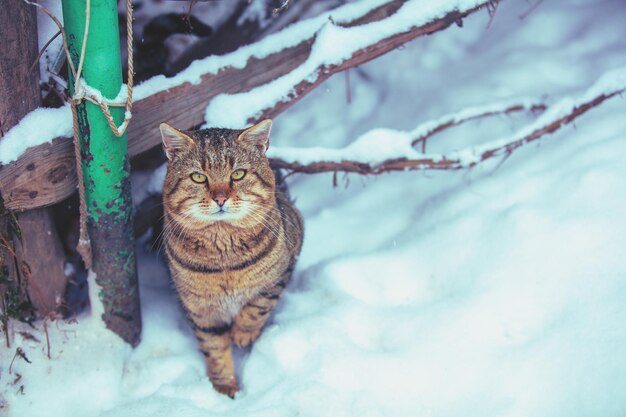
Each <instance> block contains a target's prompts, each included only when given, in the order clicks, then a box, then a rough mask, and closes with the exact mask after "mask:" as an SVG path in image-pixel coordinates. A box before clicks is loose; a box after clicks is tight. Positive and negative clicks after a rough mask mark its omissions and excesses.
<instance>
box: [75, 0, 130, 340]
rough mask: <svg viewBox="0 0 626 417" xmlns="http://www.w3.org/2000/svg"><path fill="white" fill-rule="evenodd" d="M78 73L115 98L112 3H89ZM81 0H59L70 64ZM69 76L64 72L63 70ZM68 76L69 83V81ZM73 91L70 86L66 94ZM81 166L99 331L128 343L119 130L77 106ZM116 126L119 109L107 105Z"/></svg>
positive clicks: (124, 158)
mask: <svg viewBox="0 0 626 417" xmlns="http://www.w3.org/2000/svg"><path fill="white" fill-rule="evenodd" d="M90 7H91V12H90V24H89V31H88V38H87V48H86V51H85V59H84V64H83V72H82V74H83V77H84V79H85V81H86V83H87V84H88V85H90V86H91V87H94V88H96V89H98V90H100V92H102V94H103V96H104V97H107V98H109V99H112V98H115V97H116V96H117V94H118V93H119V91H120V87H121V84H122V67H121V62H120V42H119V28H118V16H117V1H116V0H91V3H90ZM85 11H86V0H63V20H64V25H65V31H66V35H67V38H68V43H69V45H68V46H69V51H70V55H71V56H72V61H73V62H74V67H75V68H78V62H79V58H80V53H81V47H82V41H83V34H84V31H85ZM70 73H71V71H70ZM72 78H73V77H72V76H71V74H70V85H73V84H74V80H73V79H72ZM72 93H73V91H72ZM77 113H78V128H79V136H80V146H81V158H82V166H83V176H84V186H85V203H86V208H87V230H88V232H89V237H90V240H91V247H92V254H93V264H92V268H91V269H92V270H93V272H95V273H96V274H97V276H96V283H97V284H98V286H99V288H100V291H99V298H100V300H101V301H102V304H103V306H104V312H103V314H102V320H104V322H105V324H106V326H107V328H109V329H110V330H112V331H113V332H115V333H117V334H118V335H119V336H120V337H121V338H122V339H124V340H125V341H126V342H128V343H130V344H131V345H132V346H136V345H137V344H138V343H139V339H140V336H141V314H140V310H139V289H138V285H137V267H136V264H135V247H134V237H133V217H132V215H133V213H132V208H133V207H132V201H131V193H130V178H129V175H130V165H129V161H128V152H127V151H128V141H127V138H126V135H124V136H122V137H116V136H115V135H114V134H113V132H112V131H111V129H110V127H109V125H108V123H107V121H106V118H105V116H104V114H103V113H102V110H101V109H100V107H98V106H96V105H95V104H93V103H90V102H85V101H83V102H81V103H80V104H79V105H78V106H77ZM111 113H112V115H113V118H114V119H115V121H116V123H117V124H118V126H119V124H120V123H121V122H122V120H123V117H124V109H123V108H111Z"/></svg>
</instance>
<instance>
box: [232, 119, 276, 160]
mask: <svg viewBox="0 0 626 417" xmlns="http://www.w3.org/2000/svg"><path fill="white" fill-rule="evenodd" d="M271 130H272V119H265V120H263V121H260V122H259V123H257V124H255V125H254V126H252V127H249V128H247V129H246V130H244V131H243V132H242V133H241V134H240V135H239V137H238V138H237V141H238V142H240V143H248V144H250V145H254V146H256V147H258V148H259V149H260V150H261V152H263V153H265V152H266V151H267V148H269V147H270V131H271Z"/></svg>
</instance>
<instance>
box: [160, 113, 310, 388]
mask: <svg viewBox="0 0 626 417" xmlns="http://www.w3.org/2000/svg"><path fill="white" fill-rule="evenodd" d="M271 127H272V121H271V120H269V119H267V120H263V121H261V122H259V123H257V124H256V125H254V126H252V127H250V128H248V129H245V130H233V129H217V128H212V129H204V130H197V131H180V130H177V129H175V128H173V127H171V126H169V125H168V124H165V123H162V124H161V126H160V129H161V136H162V139H163V147H164V149H165V153H166V156H167V158H168V159H169V161H168V166H167V174H166V177H165V183H164V186H163V205H164V214H165V229H164V230H165V231H164V247H165V252H166V255H167V260H168V265H169V269H170V272H171V275H172V281H173V283H174V286H175V287H176V290H177V291H178V295H179V298H180V300H181V304H182V306H183V308H184V310H185V311H186V313H187V316H188V318H189V319H190V321H191V324H192V326H193V329H194V332H195V335H196V338H197V339H198V342H199V345H200V350H201V352H202V353H203V355H204V356H205V359H206V367H207V374H208V377H209V379H210V381H211V383H212V384H213V387H214V388H215V389H216V390H217V391H218V392H220V393H222V394H226V395H228V396H230V397H231V398H234V395H235V393H236V392H237V391H238V390H239V387H238V383H237V379H236V376H235V371H234V366H233V359H232V354H231V340H232V342H233V343H234V344H235V345H236V346H238V347H246V346H249V345H250V344H251V343H252V342H254V341H255V340H256V339H257V338H258V337H259V335H260V332H261V328H262V327H263V325H264V324H265V322H266V320H267V318H268V316H269V313H270V312H271V311H272V310H273V309H274V307H276V304H277V303H278V298H279V297H280V295H281V293H282V291H283V289H284V288H285V285H286V284H287V282H288V281H289V279H290V277H291V274H292V272H293V269H294V265H295V262H296V259H297V258H298V256H299V254H300V249H301V247H302V239H303V236H304V225H303V220H302V216H301V215H300V213H299V211H298V210H297V209H296V207H295V206H294V205H293V203H292V202H291V200H290V199H289V196H288V194H287V192H286V187H283V185H284V184H282V183H279V184H278V187H277V184H276V179H275V174H274V172H273V171H272V169H271V167H270V164H269V161H268V159H267V157H266V155H265V152H266V151H267V148H268V146H269V134H270V130H271Z"/></svg>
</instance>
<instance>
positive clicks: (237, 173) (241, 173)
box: [230, 169, 246, 181]
mask: <svg viewBox="0 0 626 417" xmlns="http://www.w3.org/2000/svg"><path fill="white" fill-rule="evenodd" d="M245 176H246V170H245V169H236V170H234V171H233V173H232V174H230V177H231V178H232V179H233V180H235V181H239V180H241V179H243V177H245Z"/></svg>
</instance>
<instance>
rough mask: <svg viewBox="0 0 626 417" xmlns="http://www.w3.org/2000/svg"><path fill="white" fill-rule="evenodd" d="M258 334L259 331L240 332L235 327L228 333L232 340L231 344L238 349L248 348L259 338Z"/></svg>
mask: <svg viewBox="0 0 626 417" xmlns="http://www.w3.org/2000/svg"><path fill="white" fill-rule="evenodd" d="M260 334H261V329H256V330H252V331H247V330H241V329H240V328H238V327H237V326H233V328H232V330H231V331H230V335H231V337H232V339H233V343H234V344H235V346H237V347H239V348H245V347H248V346H250V344H252V342H254V341H255V340H257V339H258V338H259V335H260Z"/></svg>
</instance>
